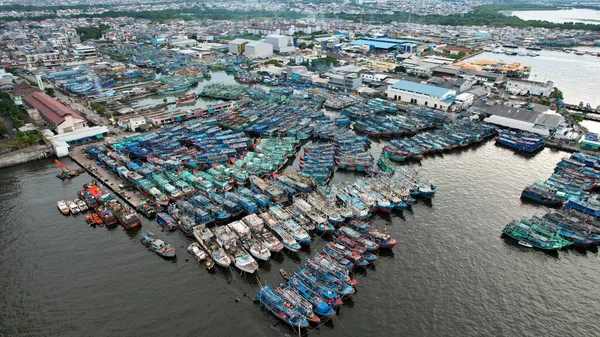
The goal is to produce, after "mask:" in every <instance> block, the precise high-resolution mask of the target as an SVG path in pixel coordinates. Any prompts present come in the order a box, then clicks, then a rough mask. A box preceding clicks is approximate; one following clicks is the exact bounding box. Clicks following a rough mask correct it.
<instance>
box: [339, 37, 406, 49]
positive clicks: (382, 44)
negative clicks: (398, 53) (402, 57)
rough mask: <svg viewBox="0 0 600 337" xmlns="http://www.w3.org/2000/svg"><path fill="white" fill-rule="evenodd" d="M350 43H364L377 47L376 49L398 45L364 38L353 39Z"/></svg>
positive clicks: (358, 44)
mask: <svg viewBox="0 0 600 337" xmlns="http://www.w3.org/2000/svg"><path fill="white" fill-rule="evenodd" d="M350 44H353V45H357V46H362V45H365V44H366V45H369V46H373V47H374V48H377V49H392V48H396V47H398V44H397V43H390V42H382V41H373V40H366V39H358V40H354V41H352V42H350Z"/></svg>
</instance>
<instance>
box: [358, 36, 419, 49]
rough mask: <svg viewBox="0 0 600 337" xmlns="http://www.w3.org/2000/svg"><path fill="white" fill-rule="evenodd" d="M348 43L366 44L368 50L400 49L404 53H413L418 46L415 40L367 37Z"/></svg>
mask: <svg viewBox="0 0 600 337" xmlns="http://www.w3.org/2000/svg"><path fill="white" fill-rule="evenodd" d="M349 44H350V45H354V46H368V48H369V50H370V51H380V52H391V51H401V52H405V53H413V52H415V51H416V48H417V47H418V46H419V43H418V42H416V41H409V40H395V39H388V38H369V37H361V38H360V39H357V40H354V41H351V42H349Z"/></svg>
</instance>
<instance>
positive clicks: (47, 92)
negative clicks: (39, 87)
mask: <svg viewBox="0 0 600 337" xmlns="http://www.w3.org/2000/svg"><path fill="white" fill-rule="evenodd" d="M44 91H45V92H46V95H48V96H50V97H56V96H55V95H54V88H46V90H44Z"/></svg>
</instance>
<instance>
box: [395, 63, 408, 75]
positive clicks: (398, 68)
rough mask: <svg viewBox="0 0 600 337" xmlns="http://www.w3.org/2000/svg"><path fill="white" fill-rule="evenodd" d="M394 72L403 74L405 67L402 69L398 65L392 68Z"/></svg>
mask: <svg viewBox="0 0 600 337" xmlns="http://www.w3.org/2000/svg"><path fill="white" fill-rule="evenodd" d="M394 72H395V73H405V72H406V67H404V66H403V65H399V66H397V67H396V68H394Z"/></svg>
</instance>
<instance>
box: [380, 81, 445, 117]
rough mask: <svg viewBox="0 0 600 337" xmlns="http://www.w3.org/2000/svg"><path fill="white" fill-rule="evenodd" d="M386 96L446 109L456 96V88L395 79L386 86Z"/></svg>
mask: <svg viewBox="0 0 600 337" xmlns="http://www.w3.org/2000/svg"><path fill="white" fill-rule="evenodd" d="M387 96H388V98H390V99H393V100H397V101H402V102H406V103H411V104H418V105H424V106H428V107H432V108H434V109H439V110H444V111H446V110H448V109H449V108H450V106H451V105H452V103H453V102H454V99H455V98H456V90H452V89H445V88H439V87H436V86H433V85H427V84H421V83H414V82H408V81H397V82H396V83H394V84H392V85H390V86H388V90H387Z"/></svg>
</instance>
